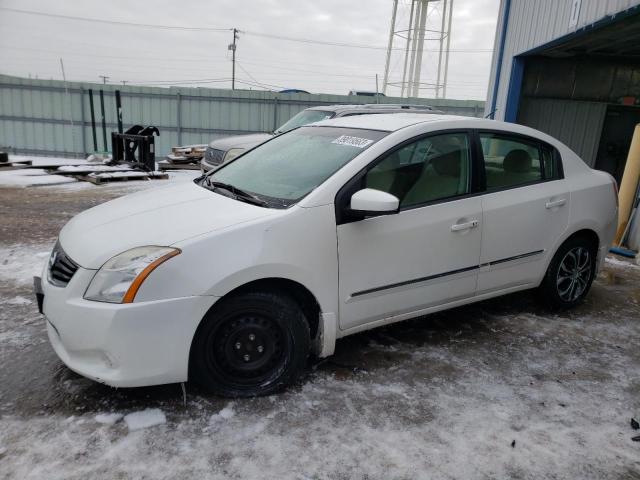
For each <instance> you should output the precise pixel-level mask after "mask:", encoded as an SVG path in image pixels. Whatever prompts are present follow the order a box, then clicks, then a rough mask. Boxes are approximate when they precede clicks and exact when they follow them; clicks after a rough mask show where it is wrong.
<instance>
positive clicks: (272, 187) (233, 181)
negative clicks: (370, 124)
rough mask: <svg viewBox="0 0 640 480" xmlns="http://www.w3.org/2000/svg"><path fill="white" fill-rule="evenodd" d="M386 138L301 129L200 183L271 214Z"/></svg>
mask: <svg viewBox="0 0 640 480" xmlns="http://www.w3.org/2000/svg"><path fill="white" fill-rule="evenodd" d="M386 135H387V132H380V131H376V130H361V129H351V128H336V127H301V128H299V129H297V130H293V131H291V132H289V133H286V134H284V135H280V136H278V137H275V138H274V139H273V140H270V141H268V142H266V143H263V144H262V145H260V146H258V147H256V148H254V149H253V150H250V151H249V152H247V153H245V154H244V155H242V156H240V157H238V158H237V159H235V160H232V161H231V162H230V163H228V164H226V165H224V166H222V167H221V168H219V169H218V170H216V171H215V172H214V173H212V174H210V175H207V176H206V177H204V178H203V179H202V180H201V181H200V185H202V186H203V187H205V188H214V189H215V188H216V187H217V188H224V189H226V190H228V191H231V192H232V193H233V190H234V189H235V190H237V191H239V192H241V193H242V194H243V195H244V196H243V197H241V196H240V195H236V198H237V199H238V200H246V196H247V195H251V196H252V197H253V200H254V201H255V200H256V199H258V200H259V201H262V202H263V203H264V204H265V205H264V206H268V207H272V208H286V207H288V206H290V205H292V204H294V203H296V202H298V201H299V200H300V199H302V197H304V196H305V195H307V194H308V193H309V192H311V191H312V190H313V189H315V188H316V187H317V186H318V185H320V184H321V183H323V182H324V181H325V180H326V179H328V178H329V177H330V176H331V175H333V174H334V173H335V172H336V171H337V170H338V169H340V168H341V167H343V166H344V165H346V164H347V163H348V162H349V161H351V160H352V159H353V158H355V157H356V156H357V155H359V154H360V153H362V152H363V151H364V150H365V149H367V148H369V147H370V146H371V145H373V144H374V143H375V142H377V141H378V140H380V139H381V138H383V137H384V136H386Z"/></svg>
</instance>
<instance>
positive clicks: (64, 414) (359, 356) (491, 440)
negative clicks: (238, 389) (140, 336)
mask: <svg viewBox="0 0 640 480" xmlns="http://www.w3.org/2000/svg"><path fill="white" fill-rule="evenodd" d="M171 175H172V181H188V180H190V179H192V178H194V177H195V176H197V175H198V172H188V171H187V172H185V171H180V172H174V173H172V174H171ZM163 184H166V183H165V182H163V181H152V182H127V183H120V184H116V183H114V184H112V185H107V186H105V187H97V186H93V185H90V184H86V185H87V187H86V188H97V189H99V191H104V190H102V189H105V188H108V189H119V190H117V192H118V194H120V193H126V192H129V191H134V190H140V189H143V188H153V187H155V186H161V185H163ZM76 188H79V186H78V185H73V184H69V185H61V186H56V187H52V191H53V192H56V193H57V192H61V193H64V194H65V195H67V194H68V195H69V197H73V195H74V189H76ZM108 191H109V192H112V190H108ZM114 191H115V190H114ZM11 192H15V193H20V192H23V191H22V190H12V191H11ZM23 194H24V193H23ZM85 195H86V192H85V191H84V190H83V191H80V192H78V196H77V197H83V196H85ZM87 197H91V198H92V199H93V198H96V196H95V195H87ZM110 197H113V195H112V194H110ZM76 208H79V207H76ZM62 210H64V209H63V208H62ZM74 211H77V210H74ZM31 220H32V222H31V223H30V225H32V228H34V229H41V224H38V222H37V221H33V219H31ZM64 221H66V217H61V218H60V222H61V223H63V222H64ZM21 231H22V230H21ZM24 232H25V233H24V235H25V236H28V235H29V233H28V231H27V230H25V231H24ZM42 238H45V237H42ZM53 243H54V240H53V239H51V241H50V242H49V243H45V242H42V243H37V244H13V243H12V244H0V365H2V367H0V479H2V480H4V479H14V478H20V479H41V478H47V479H65V480H66V479H78V480H80V479H85V478H91V479H112V478H122V479H128V478H136V479H143V478H148V479H154V480H155V479H175V478H197V479H243V480H244V479H254V478H255V479H258V478H260V479H262V478H266V479H272V478H277V479H279V480H280V479H282V480H288V479H292V480H307V479H315V480H321V479H322V480H324V479H365V478H366V479H368V480H378V479H380V480H389V479H434V478H437V479H476V478H477V479H488V478H519V479H540V478H545V479H554V480H555V479H576V478H580V479H596V478H597V479H632V478H638V477H639V476H640V456H639V455H638V448H639V446H640V444H638V443H636V442H632V441H631V437H632V436H634V435H637V434H638V432H636V431H633V430H632V429H631V428H630V426H629V420H630V418H631V417H632V416H635V417H636V418H638V416H640V380H639V377H638V371H640V352H639V351H638V348H637V345H638V343H639V342H640V311H639V309H638V299H640V269H638V268H636V267H634V266H633V265H632V264H630V263H627V262H622V261H619V260H617V259H615V258H613V257H608V259H607V264H606V267H607V270H606V271H605V272H604V274H603V275H602V276H601V277H600V278H599V279H598V281H597V282H596V284H595V286H594V289H593V291H592V292H591V294H590V295H589V297H588V298H587V302H586V304H585V305H583V306H581V307H579V308H577V309H575V310H573V311H571V312H561V313H550V312H548V311H546V310H544V309H541V308H539V307H537V306H535V305H536V304H534V303H533V302H532V301H531V300H530V298H529V297H528V296H526V295H522V296H515V297H513V296H511V297H505V298H503V299H497V300H495V301H493V302H488V303H487V302H484V303H483V304H480V305H476V306H471V307H465V308H462V309H456V310H453V311H450V312H445V313H443V314H439V315H435V316H431V317H429V318H427V319H422V320H415V321H410V322H402V323H399V324H397V325H393V326H390V327H386V328H384V329H381V330H375V331H372V332H365V333H363V334H359V335H355V336H352V337H347V338H345V339H342V340H340V342H338V345H337V350H336V355H335V356H334V357H332V358H330V359H328V360H326V361H323V362H320V363H316V364H315V365H313V366H312V367H310V368H309V369H308V371H307V373H306V376H305V377H304V378H303V379H302V381H301V382H300V384H299V385H297V386H294V387H293V388H290V389H289V390H288V391H286V392H284V393H281V394H278V395H273V396H270V397H265V398H256V399H245V400H234V401H229V400H228V399H220V398H216V397H212V396H210V395H207V394H205V393H203V392H202V391H201V390H199V389H198V388H197V387H195V386H193V385H187V394H188V395H187V404H186V406H183V404H182V394H181V389H180V386H179V385H169V386H166V387H154V388H142V389H110V388H107V387H104V386H102V385H99V384H97V383H95V382H92V381H89V380H87V379H84V378H81V377H79V376H77V375H75V374H74V373H72V372H71V371H70V370H69V369H67V368H66V367H64V366H63V365H62V363H61V362H60V361H59V360H58V359H57V358H56V357H55V354H54V353H53V352H52V350H51V347H50V346H49V345H48V341H47V338H46V332H45V324H44V319H43V318H42V316H40V315H39V314H38V313H37V311H36V305H35V301H34V300H33V298H32V297H31V282H32V276H33V275H37V274H39V273H40V271H41V268H42V266H43V264H44V263H45V262H46V260H47V256H48V254H49V251H50V250H51V247H52V246H53ZM29 300H31V301H29ZM142 426H144V427H146V428H139V429H136V427H142Z"/></svg>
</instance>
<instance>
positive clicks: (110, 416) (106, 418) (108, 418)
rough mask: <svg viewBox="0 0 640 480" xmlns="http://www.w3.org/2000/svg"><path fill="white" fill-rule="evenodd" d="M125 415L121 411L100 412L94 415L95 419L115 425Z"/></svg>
mask: <svg viewBox="0 0 640 480" xmlns="http://www.w3.org/2000/svg"><path fill="white" fill-rule="evenodd" d="M123 416H124V415H122V414H121V413H99V414H98V415H96V416H95V417H94V420H95V421H96V422H98V423H103V424H105V425H113V424H115V423H116V422H118V421H120V420H121V419H122V417H123Z"/></svg>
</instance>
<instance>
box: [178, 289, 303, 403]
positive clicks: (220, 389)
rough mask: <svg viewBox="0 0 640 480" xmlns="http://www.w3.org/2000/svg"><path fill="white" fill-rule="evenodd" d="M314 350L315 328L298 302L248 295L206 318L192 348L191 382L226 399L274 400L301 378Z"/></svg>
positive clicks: (224, 302) (235, 298)
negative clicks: (272, 396) (311, 334)
mask: <svg viewBox="0 0 640 480" xmlns="http://www.w3.org/2000/svg"><path fill="white" fill-rule="evenodd" d="M309 350H310V338H309V324H308V322H307V320H306V318H305V316H304V314H303V312H302V309H301V308H300V306H299V305H298V304H297V303H296V302H295V301H294V300H293V299H291V298H289V297H288V296H286V295H282V294H278V293H272V292H249V293H242V294H238V295H234V296H233V297H230V298H228V299H223V300H222V301H221V303H220V304H219V305H216V306H214V308H213V309H212V310H211V311H210V312H209V313H207V315H206V316H205V317H204V319H203V321H202V322H201V324H200V326H199V327H198V330H197V331H196V335H195V337H194V340H193V343H192V345H191V355H190V357H191V358H190V365H189V372H190V377H191V379H192V380H195V381H196V382H197V383H199V384H200V385H202V386H203V387H204V388H206V389H207V390H209V391H210V392H212V393H215V394H218V395H222V396H225V397H255V396H259V395H269V394H271V393H274V392H277V391H280V390H282V389H283V388H284V387H286V386H289V385H291V384H292V383H294V382H295V381H296V380H297V379H298V378H299V377H300V375H301V374H302V372H303V370H304V368H305V365H306V361H307V357H308V356H309Z"/></svg>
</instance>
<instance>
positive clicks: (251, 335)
mask: <svg viewBox="0 0 640 480" xmlns="http://www.w3.org/2000/svg"><path fill="white" fill-rule="evenodd" d="M255 339H256V336H255V335H254V334H253V333H250V334H249V340H251V341H252V342H253V341H254V340H255Z"/></svg>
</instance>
